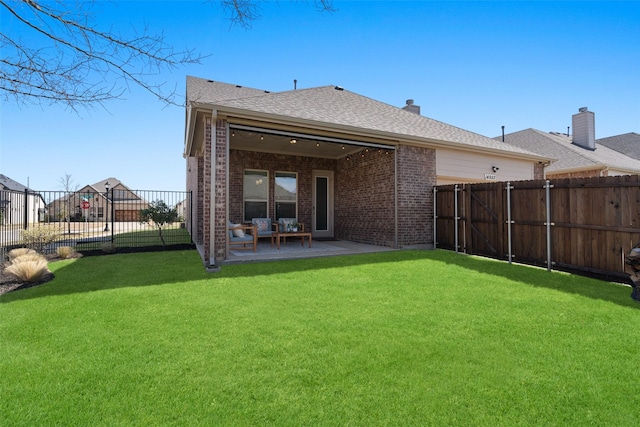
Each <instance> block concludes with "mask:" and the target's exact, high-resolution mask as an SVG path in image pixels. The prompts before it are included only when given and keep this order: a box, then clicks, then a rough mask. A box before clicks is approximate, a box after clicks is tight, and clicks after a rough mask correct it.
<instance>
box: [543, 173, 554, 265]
mask: <svg viewBox="0 0 640 427" xmlns="http://www.w3.org/2000/svg"><path fill="white" fill-rule="evenodd" d="M544 188H545V204H546V208H547V222H545V225H546V226H547V271H551V264H552V263H551V226H552V225H553V223H552V222H551V188H553V185H551V184H550V182H549V180H548V179H547V180H546V181H545V184H544Z"/></svg>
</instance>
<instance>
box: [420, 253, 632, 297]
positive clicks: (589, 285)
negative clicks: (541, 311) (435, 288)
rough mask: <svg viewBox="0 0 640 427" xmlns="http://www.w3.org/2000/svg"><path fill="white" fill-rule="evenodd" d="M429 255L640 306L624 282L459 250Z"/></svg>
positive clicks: (481, 270)
mask: <svg viewBox="0 0 640 427" xmlns="http://www.w3.org/2000/svg"><path fill="white" fill-rule="evenodd" d="M429 259H431V260H434V261H435V260H439V261H442V262H445V263H447V264H450V265H452V266H457V267H461V268H466V269H469V270H474V271H476V272H478V273H481V274H487V275H492V276H499V277H503V278H505V279H508V280H511V281H515V282H521V283H524V284H527V285H530V286H535V287H542V288H547V289H553V290H556V291H560V292H565V293H570V294H576V295H581V296H584V297H587V298H592V299H596V300H602V301H609V302H612V303H615V304H619V305H623V306H626V307H632V308H636V309H639V308H640V304H639V303H638V302H636V301H634V300H633V299H632V298H631V291H632V288H631V287H630V286H628V285H626V284H623V283H613V282H607V281H603V280H599V279H594V278H590V277H586V276H581V275H578V274H571V273H567V272H561V271H555V270H554V271H551V272H549V271H547V270H546V269H545V268H540V267H533V266H529V265H523V264H509V263H508V262H506V261H500V260H494V259H490V258H483V257H480V256H469V255H466V254H456V253H455V252H451V251H445V250H437V251H433V254H431V255H430V256H429Z"/></svg>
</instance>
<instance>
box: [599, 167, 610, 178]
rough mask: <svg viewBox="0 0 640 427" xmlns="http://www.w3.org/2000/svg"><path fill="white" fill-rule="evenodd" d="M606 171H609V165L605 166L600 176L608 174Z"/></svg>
mask: <svg viewBox="0 0 640 427" xmlns="http://www.w3.org/2000/svg"><path fill="white" fill-rule="evenodd" d="M605 172H609V166H605V167H604V169H602V170H601V171H600V176H608V175H605V174H604V173H605Z"/></svg>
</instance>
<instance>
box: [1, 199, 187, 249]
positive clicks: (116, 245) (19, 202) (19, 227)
mask: <svg viewBox="0 0 640 427" xmlns="http://www.w3.org/2000/svg"><path fill="white" fill-rule="evenodd" d="M192 211H193V210H192V194H191V192H185V191H150V190H130V189H126V188H111V189H109V190H108V191H106V192H98V191H97V190H95V189H92V188H89V187H85V188H84V189H83V190H81V191H74V192H67V191H38V192H32V191H24V192H20V191H7V190H0V260H2V259H4V257H5V254H6V252H7V251H9V250H11V249H13V248H16V247H24V246H27V245H28V244H29V242H32V241H33V240H34V239H36V240H37V239H40V240H42V239H44V240H46V241H47V243H46V245H44V246H43V248H44V251H45V252H55V250H56V248H57V247H59V246H71V247H73V248H74V249H75V250H76V251H77V252H84V253H89V252H95V251H100V252H113V251H125V250H133V249H137V250H153V249H156V248H163V247H165V248H166V247H175V246H185V245H192V239H191V230H189V229H188V227H189V226H190V224H192V223H193V221H191V217H190V216H191V212H192Z"/></svg>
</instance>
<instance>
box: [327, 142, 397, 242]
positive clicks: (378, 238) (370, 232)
mask: <svg viewBox="0 0 640 427" xmlns="http://www.w3.org/2000/svg"><path fill="white" fill-rule="evenodd" d="M394 156H395V154H394V151H393V150H390V151H384V150H380V151H378V150H374V149H370V150H368V151H367V150H363V151H362V152H360V153H358V154H356V155H354V156H351V158H350V160H347V159H340V160H338V168H337V171H336V177H335V236H336V238H338V239H343V240H349V241H353V242H360V243H368V244H372V245H380V246H391V247H393V246H394V244H395V210H394V202H395V184H394V182H395V178H394V167H395V166H394V163H395V162H394Z"/></svg>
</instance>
